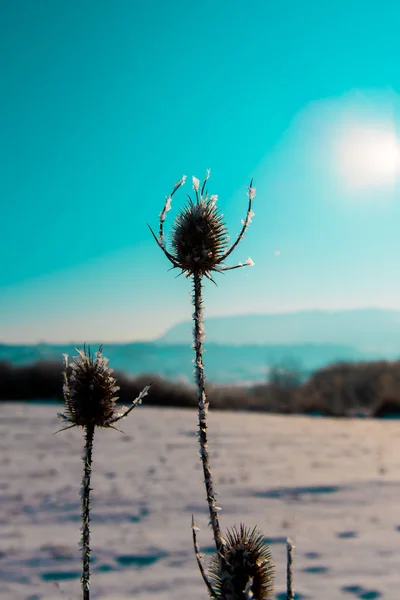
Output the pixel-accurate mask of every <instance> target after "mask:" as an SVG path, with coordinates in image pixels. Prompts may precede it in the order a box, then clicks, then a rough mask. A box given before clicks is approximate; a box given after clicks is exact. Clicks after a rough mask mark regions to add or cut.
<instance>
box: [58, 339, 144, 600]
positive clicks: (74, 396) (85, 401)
mask: <svg viewBox="0 0 400 600" xmlns="http://www.w3.org/2000/svg"><path fill="white" fill-rule="evenodd" d="M77 352H78V356H76V357H74V359H73V362H72V363H71V364H69V362H68V356H67V355H66V354H64V364H65V370H64V388H63V392H64V400H65V406H66V411H65V414H63V413H58V416H59V418H61V419H62V421H63V422H64V423H65V424H68V426H67V427H64V429H61V430H60V431H65V430H66V429H71V428H72V427H83V429H84V431H85V447H84V452H83V456H82V460H83V477H82V488H81V501H82V528H81V529H82V537H81V547H82V577H81V583H82V594H83V595H82V598H83V600H89V598H90V554H91V551H90V492H91V487H90V481H91V473H92V454H93V439H94V430H95V427H104V428H112V429H116V428H115V423H117V422H118V421H120V420H121V419H124V418H126V417H127V416H128V415H129V413H130V412H131V411H132V410H133V409H134V408H135V407H136V406H137V405H138V404H141V402H142V399H143V398H144V397H145V396H146V395H147V392H148V390H149V387H150V386H146V387H145V388H144V389H143V390H142V391H141V392H140V394H139V396H138V397H137V398H136V399H135V400H134V401H133V403H132V405H131V406H130V407H129V408H125V407H124V408H122V409H121V410H119V411H118V410H117V407H116V402H117V400H118V396H116V393H117V392H118V391H119V386H118V385H117V381H116V379H115V378H114V377H113V376H112V372H113V371H112V369H110V367H109V366H108V359H107V358H105V357H104V356H103V355H102V347H101V346H100V347H99V349H98V351H97V352H96V353H95V355H94V356H93V355H92V354H91V353H90V348H88V350H87V351H86V347H85V346H84V347H83V349H82V350H78V349H77ZM57 433H58V432H57Z"/></svg>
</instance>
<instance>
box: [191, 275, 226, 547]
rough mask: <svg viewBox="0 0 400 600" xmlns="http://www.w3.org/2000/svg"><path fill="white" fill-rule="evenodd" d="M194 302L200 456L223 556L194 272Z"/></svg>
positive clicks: (198, 278) (200, 308) (198, 292)
mask: <svg viewBox="0 0 400 600" xmlns="http://www.w3.org/2000/svg"><path fill="white" fill-rule="evenodd" d="M193 291H194V294H193V304H194V313H193V319H194V328H193V338H194V350H195V354H196V359H195V379H196V384H197V404H198V408H199V431H198V436H199V442H200V456H201V462H202V465H203V473H204V483H205V486H206V492H207V503H208V508H209V511H210V523H211V527H212V530H213V534H214V540H215V547H216V550H217V553H218V554H219V555H220V556H223V550H224V543H223V539H222V534H221V529H220V526H219V520H218V508H217V506H216V501H215V491H214V483H213V479H212V473H211V465H210V455H209V450H208V441H207V409H208V403H207V397H206V392H205V385H204V383H205V376H204V364H203V339H204V323H203V322H204V319H203V301H202V284H201V275H200V274H199V273H194V275H193Z"/></svg>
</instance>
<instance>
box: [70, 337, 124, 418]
mask: <svg viewBox="0 0 400 600" xmlns="http://www.w3.org/2000/svg"><path fill="white" fill-rule="evenodd" d="M78 354H79V356H76V357H75V358H74V360H73V362H72V363H71V364H69V363H68V356H67V355H66V354H64V363H65V370H64V399H65V405H66V414H60V415H59V416H60V417H61V418H62V419H63V421H64V422H66V423H70V424H71V426H81V427H86V426H88V425H95V426H97V427H110V426H111V424H112V423H114V422H115V421H116V420H117V419H118V414H117V412H116V401H117V400H118V396H116V393H117V392H118V390H119V387H118V386H117V385H116V383H117V382H116V379H115V378H114V377H112V372H113V371H112V369H110V368H109V366H108V359H107V358H105V357H104V356H102V347H101V346H100V348H99V349H98V351H97V352H96V353H95V355H94V356H93V355H91V353H90V348H88V351H87V352H86V348H85V347H84V348H83V350H78Z"/></svg>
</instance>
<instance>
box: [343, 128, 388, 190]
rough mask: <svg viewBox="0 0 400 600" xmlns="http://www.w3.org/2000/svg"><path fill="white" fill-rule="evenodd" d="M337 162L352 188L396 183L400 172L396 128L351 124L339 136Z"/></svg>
mask: <svg viewBox="0 0 400 600" xmlns="http://www.w3.org/2000/svg"><path fill="white" fill-rule="evenodd" d="M336 163H337V165H338V167H339V171H340V175H341V177H342V179H343V180H344V183H345V184H346V185H347V186H348V187H349V188H350V189H351V190H362V189H365V188H382V187H385V188H386V187H389V186H394V185H395V184H396V181H397V178H398V176H399V174H400V141H399V139H398V138H397V136H396V132H395V131H394V128H388V127H378V126H373V125H361V124H357V125H349V126H347V127H346V128H344V129H343V130H342V131H341V133H340V135H339V136H338V140H337V144H336Z"/></svg>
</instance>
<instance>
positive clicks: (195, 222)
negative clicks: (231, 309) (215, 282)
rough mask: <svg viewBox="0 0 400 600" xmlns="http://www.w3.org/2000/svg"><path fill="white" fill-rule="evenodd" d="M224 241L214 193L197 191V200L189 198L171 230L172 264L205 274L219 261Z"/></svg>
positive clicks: (223, 229)
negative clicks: (203, 193) (202, 193)
mask: <svg viewBox="0 0 400 600" xmlns="http://www.w3.org/2000/svg"><path fill="white" fill-rule="evenodd" d="M196 182H197V180H196ZM196 187H197V190H196ZM196 187H195V190H196V191H197V192H198V187H199V186H198V185H197V186H196ZM227 243H228V233H227V230H226V227H225V224H224V222H223V219H222V215H221V213H220V212H219V209H218V208H217V205H216V203H215V196H211V197H209V196H208V195H206V196H204V197H203V196H201V195H199V198H198V200H197V201H193V200H192V199H191V198H189V203H188V204H187V206H186V207H185V208H184V209H183V210H182V211H181V212H180V213H179V214H178V216H177V217H176V219H175V222H174V225H173V228H172V233H171V247H172V252H171V255H172V257H173V259H174V261H175V263H176V266H178V267H179V268H180V269H182V271H183V273H184V274H185V275H187V276H190V275H193V274H194V273H198V274H200V275H208V274H209V273H210V272H211V271H214V270H215V268H216V267H217V265H218V264H219V263H220V261H221V259H222V257H223V255H224V252H225V250H226V246H227Z"/></svg>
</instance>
